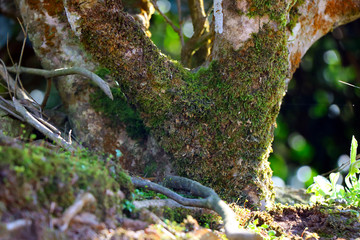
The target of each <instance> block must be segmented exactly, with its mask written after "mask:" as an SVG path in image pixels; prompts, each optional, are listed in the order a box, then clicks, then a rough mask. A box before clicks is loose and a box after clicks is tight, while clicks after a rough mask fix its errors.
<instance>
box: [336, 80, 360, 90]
mask: <svg viewBox="0 0 360 240" xmlns="http://www.w3.org/2000/svg"><path fill="white" fill-rule="evenodd" d="M339 82H341V83H342V84H345V85H348V86H351V87H353V88H358V89H360V87H358V86H355V85H353V84H350V83H347V82H344V81H341V80H339Z"/></svg>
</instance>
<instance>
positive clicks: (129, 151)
mask: <svg viewBox="0 0 360 240" xmlns="http://www.w3.org/2000/svg"><path fill="white" fill-rule="evenodd" d="M135 2H136V1H135ZM139 2H141V3H142V4H139V5H136V4H135V5H136V6H137V7H139V8H142V9H145V10H146V8H147V12H148V13H149V14H148V15H146V16H147V17H149V16H151V10H149V4H148V3H147V1H139ZM124 3H125V2H124ZM145 3H147V4H145ZM17 4H18V7H19V9H20V11H21V14H22V17H23V20H24V22H25V23H26V24H28V26H29V29H28V31H29V36H30V40H31V41H32V43H33V46H34V49H35V51H36V53H37V55H38V56H39V57H40V58H41V60H42V63H43V66H44V67H45V68H48V69H54V68H59V67H67V66H83V67H86V68H88V69H89V70H93V71H98V73H108V76H106V77H107V79H108V80H109V84H110V85H111V86H112V91H113V94H114V97H115V99H114V101H111V100H109V99H107V98H106V97H105V95H104V94H102V93H101V92H100V91H99V90H98V89H96V88H95V87H93V86H91V85H90V84H89V83H88V82H87V81H84V79H80V78H79V77H78V76H72V77H68V78H62V79H57V80H56V81H57V88H58V90H59V92H60V94H61V97H62V100H63V102H64V105H65V107H66V109H67V111H68V114H69V118H70V120H71V121H72V127H73V128H74V131H75V133H76V135H77V137H78V138H79V140H80V141H81V142H82V143H83V144H84V145H85V146H87V147H89V148H90V149H93V150H96V151H105V152H112V153H114V152H115V150H116V149H119V150H121V152H122V153H123V154H124V156H123V157H122V158H121V159H120V160H121V164H122V165H123V167H125V168H126V169H129V170H130V171H132V172H134V173H136V174H144V175H156V176H162V175H163V174H169V173H171V174H178V175H182V176H187V177H189V178H192V179H194V180H197V181H200V182H202V183H204V184H205V185H207V186H210V187H212V188H214V189H215V191H217V192H218V193H220V194H221V195H223V196H226V197H227V198H228V199H232V200H235V201H236V200H240V201H244V200H245V199H247V200H249V201H250V202H252V203H255V204H257V205H258V204H260V203H265V202H266V201H268V200H270V201H271V199H272V198H273V191H272V182H271V169H270V167H269V163H268V161H267V158H268V156H269V153H270V152H271V142H272V140H273V130H274V128H275V120H276V117H277V115H278V113H279V109H280V105H281V101H282V98H283V96H284V94H285V92H286V86H287V81H289V79H291V76H292V74H293V72H294V71H295V69H296V68H297V66H298V64H299V62H300V59H301V57H302V56H303V55H304V54H305V52H306V50H307V49H308V48H309V47H310V46H311V44H312V43H314V42H315V41H316V40H317V39H318V38H319V37H321V36H323V35H324V34H326V33H327V32H328V31H330V30H331V29H332V28H334V27H336V26H338V25H340V24H344V23H346V22H349V21H351V20H354V19H356V18H357V17H359V16H360V10H359V9H360V3H359V1H356V0H349V1H346V2H345V1H341V0H316V1H314V0H298V1H297V0H281V1H280V0H279V1H277V0H269V1H259V0H237V1H234V0H223V1H222V2H221V1H220V6H221V8H220V9H218V8H216V9H215V11H217V12H216V13H215V21H214V22H215V24H216V26H215V29H216V30H217V32H215V35H214V36H215V37H214V39H213V40H212V51H211V55H210V56H209V57H208V59H207V62H205V63H204V66H206V67H203V68H201V69H200V70H198V71H197V72H192V71H190V70H188V69H185V68H184V67H183V66H182V65H181V64H179V63H177V62H174V61H172V60H171V59H169V58H168V57H166V56H164V55H163V54H162V53H161V52H160V51H159V50H158V49H157V47H156V46H155V45H154V44H153V43H152V42H151V40H150V39H149V38H148V37H147V36H146V34H145V32H144V30H143V27H142V26H140V24H139V23H138V22H137V21H135V20H134V18H133V17H132V16H131V15H130V14H129V13H127V12H125V11H124V8H123V4H122V3H121V1H120V0H105V1H100V0H94V1H79V0H63V1H58V0H43V1H30V0H17ZM144 6H145V7H144ZM143 12H144V11H143ZM218 13H222V14H218Z"/></svg>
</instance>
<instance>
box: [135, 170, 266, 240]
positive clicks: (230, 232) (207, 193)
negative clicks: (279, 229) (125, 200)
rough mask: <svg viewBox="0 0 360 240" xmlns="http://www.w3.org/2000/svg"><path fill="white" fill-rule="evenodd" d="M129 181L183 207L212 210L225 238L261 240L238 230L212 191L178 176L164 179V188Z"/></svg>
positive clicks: (145, 181)
mask: <svg viewBox="0 0 360 240" xmlns="http://www.w3.org/2000/svg"><path fill="white" fill-rule="evenodd" d="M131 181H132V182H133V184H134V185H135V187H141V188H145V189H150V190H153V191H156V192H159V193H162V194H164V195H166V196H167V197H169V198H171V199H173V200H175V201H176V202H178V203H180V204H182V205H184V206H189V207H200V208H208V209H212V210H214V211H215V212H217V213H218V214H219V215H220V216H221V217H222V219H223V221H224V229H225V233H226V236H227V238H228V239H230V240H250V239H262V237H261V236H260V235H259V234H257V233H252V232H249V231H246V230H241V229H239V228H238V225H239V224H238V222H237V221H236V218H235V217H236V215H235V213H234V212H233V211H232V210H231V208H230V207H229V206H228V205H227V204H226V203H225V202H224V201H222V200H221V199H220V198H219V196H218V195H217V194H216V193H215V191H214V190H213V189H211V188H208V187H205V186H203V185H201V184H200V183H198V182H196V181H193V180H190V179H187V178H183V177H178V176H167V177H165V178H164V182H163V185H164V186H162V185H159V184H156V183H153V182H150V181H147V180H143V179H140V178H138V177H132V178H131ZM167 187H169V188H172V189H178V190H186V191H188V192H190V193H191V194H192V195H193V196H197V197H202V199H190V198H185V197H182V196H180V195H179V194H177V193H175V192H173V191H171V190H170V189H169V188H167Z"/></svg>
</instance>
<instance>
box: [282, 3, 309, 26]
mask: <svg viewBox="0 0 360 240" xmlns="http://www.w3.org/2000/svg"><path fill="white" fill-rule="evenodd" d="M304 3H305V0H297V1H296V3H295V4H294V6H293V7H292V8H291V10H290V19H289V22H288V23H287V24H286V27H287V28H288V29H289V30H290V31H292V29H293V28H294V27H295V25H296V23H297V20H298V19H299V16H300V13H299V7H300V6H301V5H302V4H304Z"/></svg>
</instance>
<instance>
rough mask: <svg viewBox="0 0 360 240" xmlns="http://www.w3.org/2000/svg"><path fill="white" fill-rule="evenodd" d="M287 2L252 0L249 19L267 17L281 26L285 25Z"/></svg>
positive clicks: (280, 0) (279, 0)
mask: <svg viewBox="0 0 360 240" xmlns="http://www.w3.org/2000/svg"><path fill="white" fill-rule="evenodd" d="M286 8H288V2H287V1H282V0H254V1H250V8H249V13H248V14H247V15H248V16H249V17H254V16H264V15H268V16H269V17H270V19H271V20H274V21H276V22H278V23H280V24H281V25H283V26H285V24H286V14H285V13H286V11H284V9H285V10H286Z"/></svg>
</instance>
